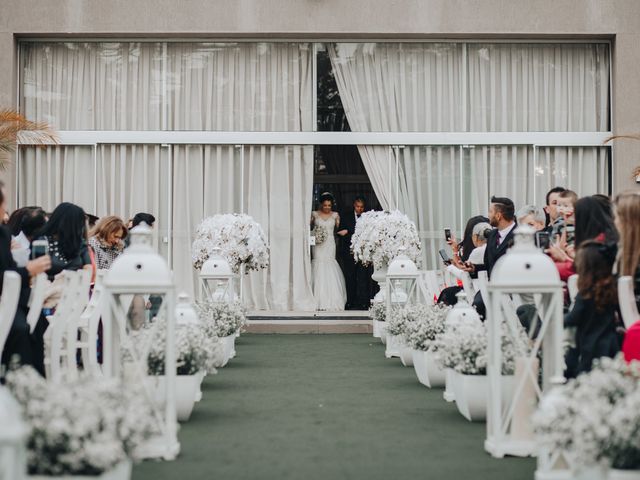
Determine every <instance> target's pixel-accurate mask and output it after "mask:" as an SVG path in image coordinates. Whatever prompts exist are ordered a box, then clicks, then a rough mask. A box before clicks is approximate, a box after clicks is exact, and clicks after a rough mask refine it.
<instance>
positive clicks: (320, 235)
mask: <svg viewBox="0 0 640 480" xmlns="http://www.w3.org/2000/svg"><path fill="white" fill-rule="evenodd" d="M311 235H313V237H314V238H315V242H316V245H321V244H323V243H324V241H325V240H326V239H327V229H326V228H324V226H322V225H315V226H314V227H313V231H312V232H311Z"/></svg>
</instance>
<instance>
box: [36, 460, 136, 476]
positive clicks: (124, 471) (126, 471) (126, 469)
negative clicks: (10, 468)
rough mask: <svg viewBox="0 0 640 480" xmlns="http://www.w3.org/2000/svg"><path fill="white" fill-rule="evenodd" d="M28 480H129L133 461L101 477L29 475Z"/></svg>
mask: <svg viewBox="0 0 640 480" xmlns="http://www.w3.org/2000/svg"><path fill="white" fill-rule="evenodd" d="M26 478H27V480H129V479H130V478H131V461H130V460H125V461H123V462H120V463H119V464H117V465H116V466H115V467H113V468H112V469H111V470H108V471H106V472H104V473H102V474H101V475H53V476H52V475H27V477H26Z"/></svg>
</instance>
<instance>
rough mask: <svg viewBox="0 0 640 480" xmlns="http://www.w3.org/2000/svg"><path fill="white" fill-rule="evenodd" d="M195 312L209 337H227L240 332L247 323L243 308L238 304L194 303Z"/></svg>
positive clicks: (206, 301)
mask: <svg viewBox="0 0 640 480" xmlns="http://www.w3.org/2000/svg"><path fill="white" fill-rule="evenodd" d="M196 310H197V312H198V316H199V317H200V321H201V322H202V324H203V326H204V331H205V333H206V334H207V335H208V336H209V337H228V336H229V335H233V334H235V333H236V332H238V331H240V330H241V329H242V327H244V325H245V324H246V323H247V317H246V314H245V311H244V308H243V307H242V305H241V304H240V303H238V302H233V303H229V302H212V301H210V300H205V301H202V302H197V303H196Z"/></svg>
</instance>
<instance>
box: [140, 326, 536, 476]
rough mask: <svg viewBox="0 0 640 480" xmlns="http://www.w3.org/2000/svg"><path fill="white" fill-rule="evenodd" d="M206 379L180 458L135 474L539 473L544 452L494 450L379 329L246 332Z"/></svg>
mask: <svg viewBox="0 0 640 480" xmlns="http://www.w3.org/2000/svg"><path fill="white" fill-rule="evenodd" d="M236 349H237V352H238V355H237V357H236V358H235V359H233V360H231V362H230V363H229V364H228V365H227V366H226V367H225V368H223V369H221V370H220V371H219V373H218V375H214V376H209V377H207V379H206V380H205V383H204V385H203V399H202V401H201V402H200V403H198V404H196V407H195V410H194V412H193V415H192V416H191V420H190V421H189V422H187V423H185V424H182V427H181V430H180V434H179V439H180V443H181V446H182V452H181V454H180V456H179V457H178V459H177V460H176V461H173V462H156V461H147V462H144V463H142V464H140V465H137V466H136V467H135V468H134V473H133V478H134V480H145V479H148V480H152V479H153V480H162V479H184V480H197V479H203V480H204V479H207V480H208V479H216V478H217V479H225V480H227V479H278V480H285V479H303V480H312V479H363V480H364V479H366V480H374V479H384V480H396V479H412V480H414V479H415V480H418V479H425V480H427V479H467V478H469V479H473V480H483V479H487V480H488V479H509V480H511V479H528V480H530V479H533V471H534V469H535V461H534V460H533V459H519V458H505V459H501V460H497V459H493V458H491V457H490V456H489V455H488V454H486V453H485V452H484V449H483V441H484V435H485V425H484V423H478V424H474V423H469V422H467V421H466V420H465V419H464V418H463V417H462V416H460V414H458V412H457V410H456V407H455V405H454V404H448V403H446V402H445V401H444V400H443V399H442V390H440V389H435V390H429V389H427V388H426V387H424V386H422V385H421V384H420V383H418V380H417V378H416V376H415V373H414V371H413V368H406V367H403V366H402V365H401V363H400V361H399V360H398V359H390V360H387V359H385V358H384V346H383V345H382V344H380V342H379V340H377V339H373V338H372V337H371V336H369V335H243V336H242V337H241V338H240V339H238V341H237V347H236Z"/></svg>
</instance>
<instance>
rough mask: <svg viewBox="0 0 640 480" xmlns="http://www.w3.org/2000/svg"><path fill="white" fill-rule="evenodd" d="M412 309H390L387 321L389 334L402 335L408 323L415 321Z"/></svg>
mask: <svg viewBox="0 0 640 480" xmlns="http://www.w3.org/2000/svg"><path fill="white" fill-rule="evenodd" d="M412 313H413V312H412V311H411V310H410V309H408V308H397V307H396V308H394V309H392V310H391V318H389V320H388V321H387V333H388V334H389V335H396V336H403V335H404V334H405V332H406V331H407V329H408V328H409V324H410V323H412V322H414V321H415V317H414V316H413V315H412Z"/></svg>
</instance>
